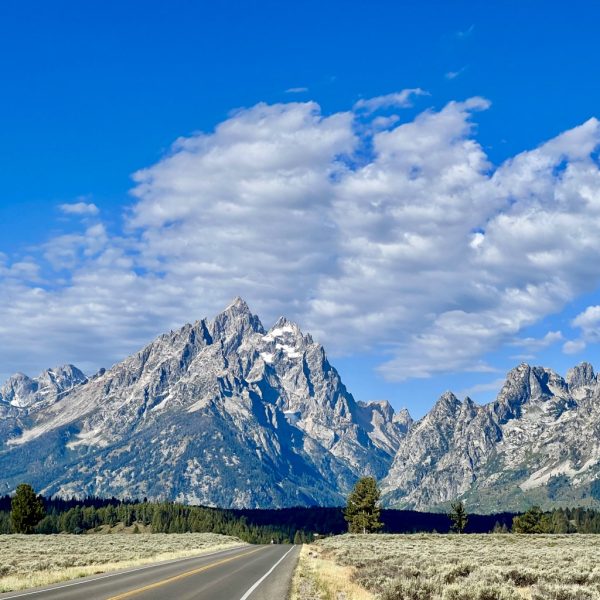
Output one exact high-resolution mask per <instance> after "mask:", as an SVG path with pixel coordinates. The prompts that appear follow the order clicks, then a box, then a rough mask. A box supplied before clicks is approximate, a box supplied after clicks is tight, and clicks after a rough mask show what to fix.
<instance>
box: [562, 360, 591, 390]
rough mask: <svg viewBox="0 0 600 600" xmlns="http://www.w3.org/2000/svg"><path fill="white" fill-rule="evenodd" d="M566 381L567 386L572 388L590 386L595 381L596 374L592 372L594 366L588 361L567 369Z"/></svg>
mask: <svg viewBox="0 0 600 600" xmlns="http://www.w3.org/2000/svg"><path fill="white" fill-rule="evenodd" d="M566 379H567V383H568V385H569V388H570V389H572V390H575V389H578V388H581V387H583V386H592V385H595V384H596V382H597V376H596V374H595V373H594V367H592V365H590V363H588V362H582V363H581V364H579V365H577V366H575V367H573V368H572V369H569V370H568V371H567V377H566Z"/></svg>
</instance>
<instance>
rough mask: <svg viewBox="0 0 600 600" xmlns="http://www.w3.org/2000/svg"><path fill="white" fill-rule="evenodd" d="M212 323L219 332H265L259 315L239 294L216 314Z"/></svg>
mask: <svg viewBox="0 0 600 600" xmlns="http://www.w3.org/2000/svg"><path fill="white" fill-rule="evenodd" d="M210 325H211V326H212V329H213V330H214V331H216V332H217V333H223V332H232V331H236V332H241V331H248V330H250V331H253V332H256V333H264V328H263V326H262V323H261V322H260V319H259V318H258V316H256V315H255V314H253V313H252V311H251V310H250V307H249V306H248V304H246V302H245V301H244V300H243V299H242V298H240V297H239V296H237V297H236V298H234V300H233V302H231V304H229V306H227V308H225V310H223V311H222V312H220V313H219V314H218V315H216V316H215V318H214V319H213V320H212V321H211V323H210Z"/></svg>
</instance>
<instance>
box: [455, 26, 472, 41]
mask: <svg viewBox="0 0 600 600" xmlns="http://www.w3.org/2000/svg"><path fill="white" fill-rule="evenodd" d="M473 31H475V24H474V23H473V24H471V25H469V27H467V29H462V30H459V31H457V32H456V37H457V38H458V39H465V38H468V37H469V36H470V35H471V34H472V33H473Z"/></svg>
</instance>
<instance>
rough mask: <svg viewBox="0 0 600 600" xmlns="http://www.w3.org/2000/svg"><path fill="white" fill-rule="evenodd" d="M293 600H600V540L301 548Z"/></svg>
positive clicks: (481, 538) (431, 537)
mask: <svg viewBox="0 0 600 600" xmlns="http://www.w3.org/2000/svg"><path fill="white" fill-rule="evenodd" d="M292 598H293V600H371V599H377V600H523V599H527V600H600V535H515V534H490V535H435V534H415V535H383V534H381V535H377V534H370V535H343V536H335V537H330V538H326V539H323V540H320V541H319V542H317V543H314V544H312V545H310V546H304V548H303V551H302V554H301V557H300V561H299V565H298V569H297V570H296V574H295V576H294V581H293V591H292Z"/></svg>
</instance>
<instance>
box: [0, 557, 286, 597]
mask: <svg viewBox="0 0 600 600" xmlns="http://www.w3.org/2000/svg"><path fill="white" fill-rule="evenodd" d="M242 548H246V546H234V547H233V548H224V549H223V550H215V551H214V552H207V553H206V554H198V555H197V556H186V557H184V558H176V559H174V560H164V561H160V562H158V563H152V564H150V565H145V566H143V567H137V568H135V569H130V570H128V571H118V572H117V571H115V572H114V573H107V574H106V575H100V576H99V577H94V578H93V579H88V578H85V579H83V578H82V579H81V580H80V581H73V582H71V583H65V584H63V585H57V586H54V587H45V588H43V589H41V590H34V591H32V592H25V593H24V594H17V595H16V596H3V595H1V594H0V599H1V600H12V598H23V597H24V596H33V595H34V594H43V593H45V592H53V591H54V590H62V589H63V588H68V587H73V586H74V585H83V584H85V583H92V582H94V581H100V580H101V579H108V578H109V577H117V576H118V575H127V574H129V573H136V572H137V571H144V570H145V569H152V568H153V567H160V566H163V565H172V564H175V563H178V562H183V561H184V560H192V559H194V558H204V557H205V556H214V555H215V554H221V553H223V552H227V551H228V550H241V549H242ZM284 558H285V557H284ZM7 593H8V594H10V592H7Z"/></svg>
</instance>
